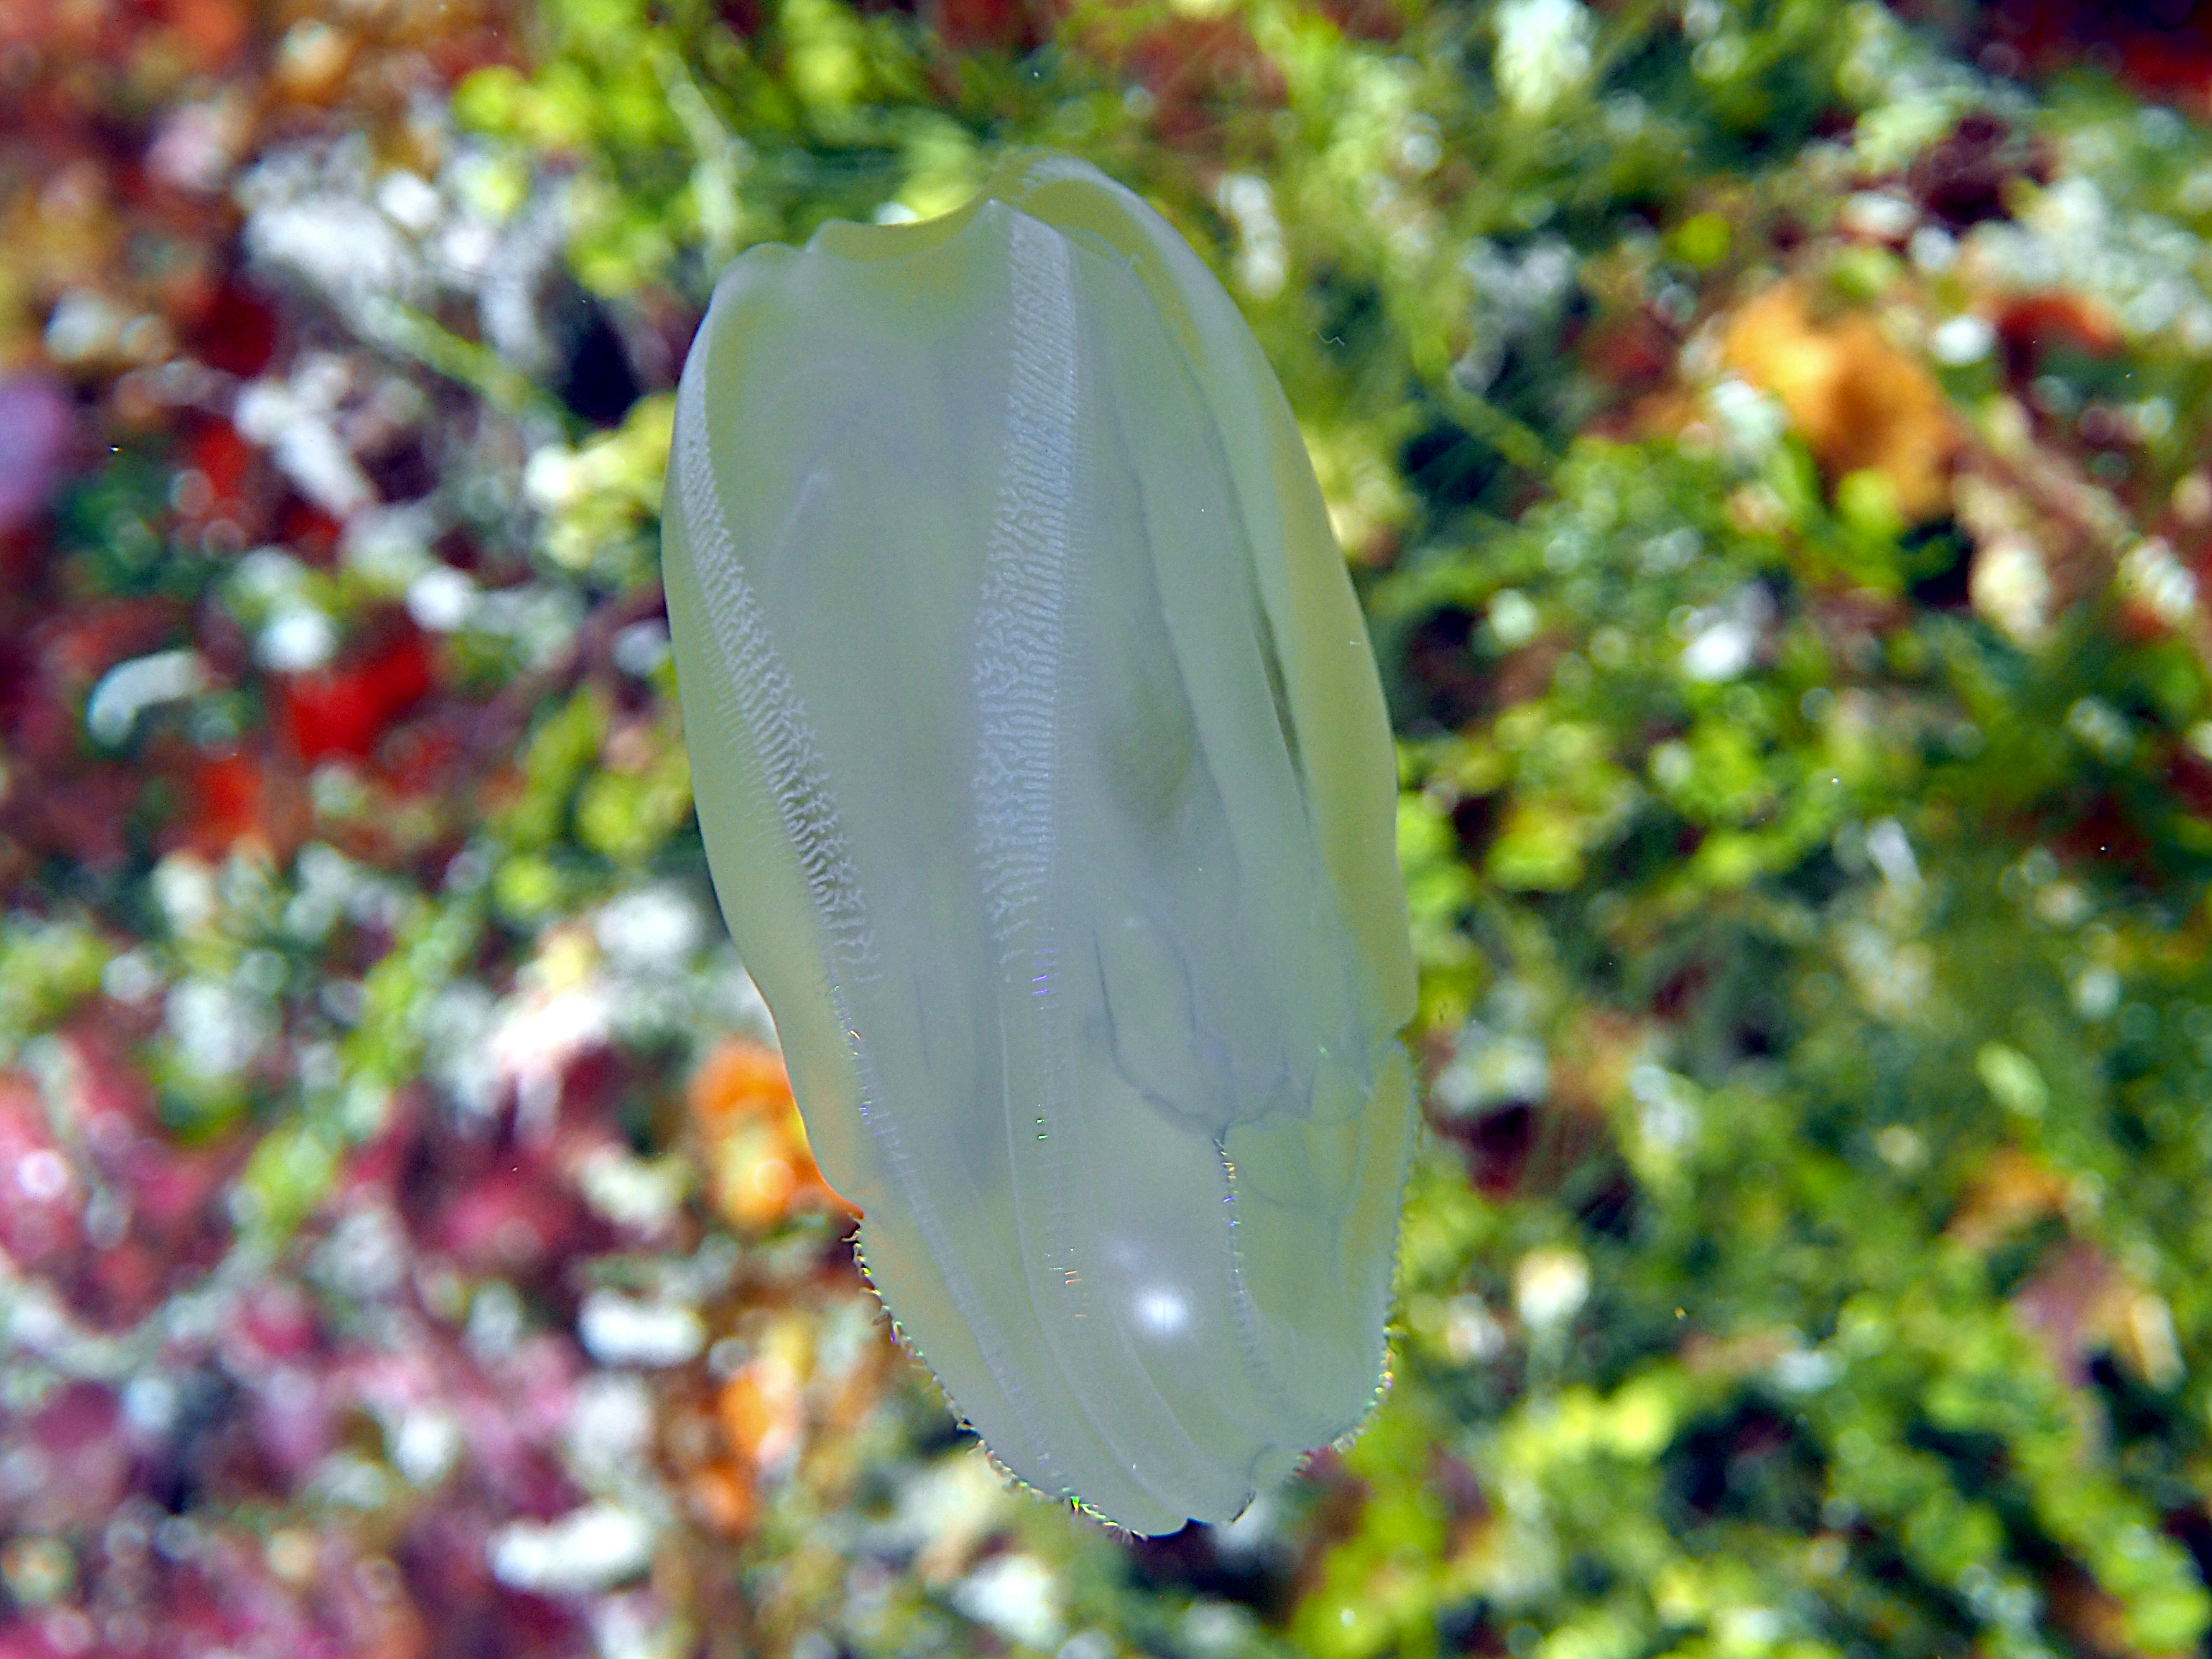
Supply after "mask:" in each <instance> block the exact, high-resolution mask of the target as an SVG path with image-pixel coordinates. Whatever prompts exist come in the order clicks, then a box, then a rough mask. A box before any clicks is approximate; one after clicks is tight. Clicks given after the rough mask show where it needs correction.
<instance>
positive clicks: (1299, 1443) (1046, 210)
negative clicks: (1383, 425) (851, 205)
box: [664, 155, 1413, 1532]
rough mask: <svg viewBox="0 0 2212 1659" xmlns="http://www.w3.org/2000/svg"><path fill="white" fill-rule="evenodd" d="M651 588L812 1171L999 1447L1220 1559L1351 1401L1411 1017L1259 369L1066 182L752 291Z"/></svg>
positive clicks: (1383, 865)
mask: <svg viewBox="0 0 2212 1659" xmlns="http://www.w3.org/2000/svg"><path fill="white" fill-rule="evenodd" d="M664 526H665V530H664V536H665V547H664V564H665V580H666V584H667V590H668V603H669V615H670V622H671V631H672V633H673V635H674V637H675V642H676V655H677V668H678V682H679V687H680V691H681V696H682V700H683V704H684V721H685V727H686V731H687V733H688V737H689V741H690V749H691V753H692V760H693V775H694V778H695V781H696V791H697V796H698V809H699V818H700V823H701V827H702V831H703V834H704V836H705V838H706V842H707V848H708V856H709V860H710V861H711V863H712V866H713V869H714V881H715V886H716V889H717V891H718V893H719V895H720V899H721V903H722V908H723V912H724V914H725V915H726V918H727V920H728V922H729V927H730V931H731V933H732V937H733V938H734V939H735V940H736V942H737V944H738V949H739V950H740V951H741V952H742V953H743V955H744V959H745V962H746V963H747V965H748V966H749V968H750V969H751V971H752V974H753V976H754V978H755V979H756V981H757V982H758V983H759V985H760V987H761V990H762V993H763V995H764V996H765V997H766V999H767V1000H768V1003H769V1007H770V1009H771V1010H772V1011H773V1012H774V1013H775V1019H776V1024H777V1029H778V1031H779V1033H780V1035H781V1038H782V1041H783V1044H784V1049H785V1054H786V1058H787V1061H788V1063H789V1066H790V1068H791V1073H792V1079H793V1086H794V1088H795V1090H796V1091H797V1094H798V1097H799V1105H800V1107H801V1109H802V1110H803V1111H804V1113H805V1118H806V1122H807V1128H808V1133H809V1135H810V1137H811V1140H812V1142H813V1146H814V1150H815V1152H816V1156H817V1158H818V1159H819V1161H820V1163H821V1165H822V1167H823V1170H824V1172H825V1173H826V1174H827V1176H829V1180H830V1181H831V1182H833V1183H834V1184H835V1185H836V1187H837V1188H838V1189H839V1190H840V1191H841V1192H842V1193H843V1194H845V1195H846V1196H847V1197H848V1198H849V1199H851V1200H853V1201H854V1203H855V1204H856V1205H858V1206H860V1208H861V1209H862V1210H863V1212H865V1217H866V1218H865V1220H864V1221H863V1223H862V1225H861V1233H860V1246H861V1250H862V1254H863V1257H864V1260H865V1261H866V1267H867V1270H868V1273H869V1275H870V1277H871V1278H872V1280H873V1281H874V1283H875V1285H876V1286H877V1288H878V1291H880V1292H881V1294H882V1296H883V1298H884V1303H885V1304H886V1305H887V1307H888V1308H889V1309H890V1312H891V1314H892V1316H893V1317H894V1319H895V1320H896V1322H897V1324H898V1327H899V1328H900V1332H901V1334H902V1337H903V1338H904V1340H906V1341H907V1343H908V1346H910V1347H912V1348H913V1349H914V1350H915V1352H917V1353H918V1354H919V1355H920V1356H921V1358H923V1359H924V1360H925V1361H926V1362H927V1364H928V1365H929V1366H930V1367H931V1369H932V1370H933V1371H934V1373H935V1375H936V1376H937V1378H938V1380H939V1383H941V1384H942V1385H943V1387H944V1389H945V1392H946V1394H947V1395H949V1396H950V1397H951V1401H952V1404H953V1406H954V1407H955V1409H956V1410H957V1411H958V1412H959V1413H960V1414H961V1415H963V1417H964V1418H966V1419H967V1420H968V1421H969V1422H970V1423H971V1424H973V1425H974V1426H975V1429H976V1431H978V1432H979V1433H980V1434H981V1437H982V1438H983V1440H984V1442H985V1443H986V1444H987V1446H988V1447H989V1449H991V1451H992V1452H993V1454H994V1455H995V1456H996V1457H997V1458H998V1459H999V1460H1000V1462H1002V1463H1003V1464H1004V1465H1005V1466H1006V1468H1009V1469H1011V1470H1012V1471H1013V1473H1014V1474H1017V1475H1018V1476H1019V1477H1020V1478H1021V1479H1022V1480H1024V1481H1026V1482H1028V1483H1029V1484H1030V1485H1031V1486H1035V1487H1036V1488H1037V1489H1038V1490H1040V1491H1042V1492H1046V1493H1048V1494H1051V1495H1054V1496H1056V1497H1060V1498H1066V1499H1068V1500H1071V1501H1075V1502H1079V1503H1080V1504H1083V1505H1084V1506H1085V1507H1086V1508H1087V1509H1089V1510H1092V1511H1093V1512H1094V1513H1097V1514H1098V1515H1100V1516H1103V1517H1104V1518H1106V1519H1108V1520H1109V1521H1111V1522H1115V1523H1117V1524H1119V1525H1121V1526H1124V1527H1127V1528H1130V1529H1132V1530H1134V1531H1139V1532H1163V1531H1170V1530H1173V1529H1174V1528H1177V1527H1179V1526H1181V1525H1182V1523H1183V1522H1184V1521H1186V1520H1187V1519H1190V1518H1197V1519H1200V1520H1207V1521H1225V1520H1227V1519H1230V1518H1231V1517H1232V1516H1235V1515H1237V1513H1238V1512H1239V1511H1241V1510H1243V1508H1244V1506H1245V1505H1246V1504H1248V1503H1249V1501H1250V1500H1251V1498H1252V1497H1253V1495H1254V1494H1255V1492H1256V1491H1257V1490H1258V1489H1260V1488H1261V1487H1262V1486H1266V1485H1267V1484H1268V1483H1270V1482H1272V1481H1273V1480H1277V1479H1279V1478H1280V1477H1281V1476H1282V1475H1283V1474H1286V1473H1287V1472H1288V1471H1289V1470H1290V1469H1291V1468H1293V1467H1294V1466H1295V1464H1296V1463H1297V1460H1298V1458H1299V1457H1300V1456H1301V1455H1303V1454H1304V1452H1306V1451H1307V1450H1309V1449H1311V1448H1313V1447H1316V1446H1319V1445H1322V1444H1325V1443H1328V1442H1329V1441H1331V1440H1333V1439H1335V1438H1337V1437H1340V1436H1341V1435H1343V1434H1344V1433H1345V1432H1346V1431H1348V1430H1350V1429H1352V1428H1353V1427H1355V1426H1356V1425H1358V1422H1359V1421H1360V1419H1362V1418H1363V1417H1364V1415H1365V1413H1367V1411H1368V1409H1369V1408H1370V1406H1371V1405H1372V1403H1373V1401H1374V1399H1375V1396H1376V1392H1377V1389H1378V1388H1379V1386H1380V1382H1381V1377H1382V1371H1383V1346H1384V1343H1383V1323H1384V1317H1385V1314H1386V1312H1387V1308H1388V1302H1389V1289H1390V1278H1391V1270H1392V1266H1393V1258H1394V1253H1395V1240H1396V1236H1397V1225H1398V1211H1399V1205H1400V1199H1401V1189H1402V1187H1403V1182H1404V1175H1405V1168H1406V1163H1407V1155H1408V1149H1409V1146H1410V1136H1411V1132H1412V1108H1411V1103H1410V1091H1409V1085H1408V1080H1407V1067H1406V1062H1405V1059H1404V1056H1403V1054H1402V1052H1401V1049H1400V1048H1399V1045H1398V1042H1397V1040H1396V1037H1395V1031H1396V1030H1397V1028H1398V1027H1399V1026H1400V1025H1401V1024H1402V1023H1403V1022H1404V1021H1405V1020H1406V1019H1407V1018H1410V1016H1411V1014H1412V1012H1413V969H1412V963H1411V957H1410V951H1409V948H1408V945H1407V935H1406V920H1405V904H1404V897H1403V893H1402V890H1401V885H1400V883H1399V878H1398V872H1397V869H1396V866H1395V859H1394V854H1393V850H1392V817H1393V811H1394V794H1395V792H1394V777H1393V765H1392V758H1391V753H1390V748H1389V732H1388V729H1387V726H1386V722H1385V720H1384V716H1383V703H1382V698H1381V695H1380V691H1379V689H1378V687H1377V684H1376V676H1375V670H1374V666H1373V661H1372V658H1371V656H1370V653H1369V650H1368V646H1367V641H1366V636H1365V632H1364V627H1363V624H1362V623H1361V620H1360V617H1359V614H1358V608H1357V605H1356V604H1355V603H1354V600H1353V599H1352V592H1351V587H1350V584H1349V582H1348V581H1347V580H1346V576H1345V573H1344V568H1343V563H1342V560H1341V557H1340V555H1339V553H1338V551H1337V549H1336V546H1335V544H1334V540H1333V539H1332V538H1331V537H1330V534H1329V531H1328V523H1327V519H1326V516H1325V514H1324V512H1323V508H1322V502H1321V499H1320V493H1319V491H1318V489H1317V488H1316V485H1315V483H1314V479H1313V473H1312V469H1311V466H1310V463H1309V462H1308V460H1307V458H1306V455H1305V453H1304V447H1303V446H1302V445H1301V443H1300V441H1299V439H1298V436H1297V428H1296V427H1295V425H1294V424H1293V423H1292V421H1291V416H1290V412H1289V410H1288V407H1287V405H1286V404H1285V402H1284V400H1283V397H1282V393H1281V391H1280V389H1279V386H1278V385H1277V383H1276V381H1275V380H1274V377H1273V374H1272V372H1271V371H1270V370H1269V369H1268V368H1267V363H1266V362H1265V359H1264V358H1263V357H1262V356H1261V353H1260V350H1259V348H1258V345H1257V343H1256V342H1255V341H1254V339H1253V338H1252V337H1251V334H1250V332H1249V330H1248V329H1247V328H1246V327H1245V325H1244V324H1243V321H1242V319H1240V318H1239V317H1238V316H1237V313H1236V310H1235V308H1234V307H1233V306H1232V305H1231V303H1230V301H1229V300H1228V297H1227V296H1226V295H1225V294H1224V293H1223V292H1222V290H1221V289H1220V287H1219V285H1218V283H1216V282H1215V281H1214V280H1213V278H1212V276H1211V275H1210V274H1209V273H1208V272H1207V271H1206V269H1205V267H1204V266H1203V265H1202V264H1200V261H1199V260H1198V258H1196V256H1195V255H1194V254H1193V253H1192V252H1191V251H1190V249H1189V248H1188V246H1186V245H1185V244H1184V243H1183V242H1182V240H1181V239H1180V238H1178V237H1177V236H1176V234H1175V232H1174V231H1173V230H1172V229H1171V228H1170V227H1169V226H1168V225H1167V224H1166V222H1164V221H1163V220H1162V219H1161V218H1160V217H1159V216H1158V215H1157V214H1155V213H1153V212H1152V210H1150V209H1148V208H1146V206H1145V205H1144V204H1142V203H1141V202H1140V201H1139V200H1138V199H1137V198H1136V197H1134V196H1133V195H1131V194H1130V193H1129V192H1128V191H1125V190H1123V189H1121V187H1119V186H1118V185H1114V184H1112V183H1111V182H1109V180H1108V179H1105V178H1104V177H1103V175H1101V174H1099V173H1097V172H1095V171H1094V170H1092V169H1091V168H1090V167H1086V166H1084V165H1083V164H1081V163H1079V162H1074V161H1068V160H1066V159H1064V158H1059V157H1053V156H1040V155H1025V156H1022V157H1018V158H1017V159H1016V160H1014V161H1012V162H1010V163H1008V164H1007V166H1006V167H1004V168H1003V169H1001V171H1000V173H999V174H998V175H997V176H996V178H995V179H994V180H993V182H992V184H991V185H989V187H988V188H987V190H986V191H985V192H984V194H983V195H982V196H981V197H978V198H977V199H976V200H975V202H973V203H971V204H969V206H967V207H965V208H963V209H962V210H960V211H958V212H957V213H955V214H952V215H950V216H946V217H945V218H943V219H939V220H934V221H931V222H927V223H922V224H917V225H909V226H901V227H885V228H864V227H860V226H854V225H848V224H842V223H841V224H831V225H829V226H826V227H824V228H823V229H822V230H821V231H820V232H819V233H817V234H816V236H815V237H814V238H813V240H811V242H809V243H808V244H807V245H806V246H805V247H804V248H802V249H796V250H794V249H792V248H789V247H782V246H772V247H762V248H757V249H754V250H752V251H751V252H748V253H746V254H745V255H744V257H742V258H739V259H738V261H737V262H736V263H735V264H732V266H731V268H730V270H728V272H727V273H726V275H725V276H723V278H722V280H721V282H720V285H719V287H718V288H717V289H716V292H715V296H714V305H713V307H712V309H711V310H710V312H709V313H708V319H707V321H706V323H705V325H704V326H703V327H702V329H701V331H700V334H699V337H698V340H697V343H696V344H695V345H694V347H693V349H692V352H691V356H690V362H688V363H687V365H686V366H685V369H684V379H683V385H682V389H681V392H680V393H679V400H678V415H677V422H676V436H675V442H674V452H673V454H672V456H671V465H670V471H669V484H668V495H667V501H666V506H665V518H664Z"/></svg>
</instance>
